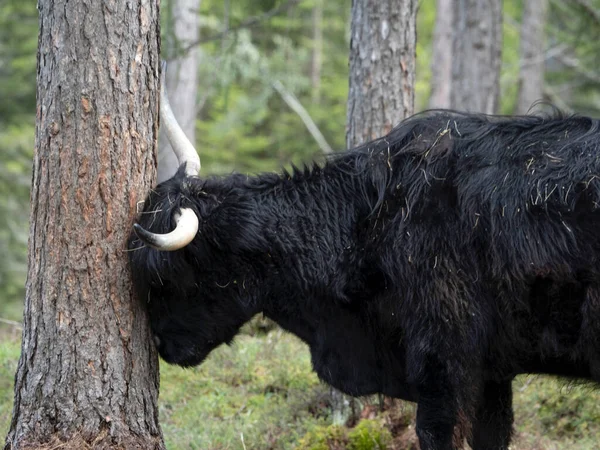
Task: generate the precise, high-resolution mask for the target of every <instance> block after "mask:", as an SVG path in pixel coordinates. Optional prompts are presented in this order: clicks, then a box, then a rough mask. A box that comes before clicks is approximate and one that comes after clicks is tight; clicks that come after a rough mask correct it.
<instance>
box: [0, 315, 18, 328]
mask: <svg viewBox="0 0 600 450" xmlns="http://www.w3.org/2000/svg"><path fill="white" fill-rule="evenodd" d="M0 323H5V324H7V325H10V326H12V327H15V328H16V329H18V330H22V329H23V324H22V323H20V322H15V321H14V320H8V319H3V318H2V317H0Z"/></svg>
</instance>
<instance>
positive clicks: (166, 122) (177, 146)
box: [160, 62, 200, 176]
mask: <svg viewBox="0 0 600 450" xmlns="http://www.w3.org/2000/svg"><path fill="white" fill-rule="evenodd" d="M166 68H167V65H166V63H164V62H163V66H162V75H161V77H160V120H161V125H162V126H163V127H164V130H165V132H166V133H167V137H168V138H169V142H170V143H171V148H172V149H173V152H174V153H175V155H176V156H177V160H178V161H179V165H182V164H185V174H186V175H187V176H195V175H198V172H199V171H200V157H199V156H198V152H197V151H196V149H195V148H194V146H193V145H192V143H191V142H190V140H189V139H188V138H187V136H186V135H185V133H184V132H183V130H182V129H181V127H180V126H179V123H178V122H177V119H176V118H175V115H174V114H173V110H172V109H171V104H170V103H169V96H168V95H167V82H166V78H165V74H166V72H167V70H166Z"/></svg>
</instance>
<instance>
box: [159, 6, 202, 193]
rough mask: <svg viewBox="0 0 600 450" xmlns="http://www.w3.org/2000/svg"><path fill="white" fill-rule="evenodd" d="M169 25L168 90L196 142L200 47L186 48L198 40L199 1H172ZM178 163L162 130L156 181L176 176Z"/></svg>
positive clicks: (187, 131) (171, 100)
mask: <svg viewBox="0 0 600 450" xmlns="http://www.w3.org/2000/svg"><path fill="white" fill-rule="evenodd" d="M169 7H170V14H169V26H170V29H168V30H167V33H166V40H167V50H168V55H169V56H171V55H172V56H173V58H169V67H168V70H167V91H168V93H169V101H170V103H171V107H172V108H173V113H174V114H175V117H176V118H177V121H178V122H179V124H180V125H181V128H182V129H183V131H184V132H185V135H186V136H187V137H188V139H189V140H190V142H192V144H195V141H196V113H197V102H198V98H197V97H198V95H197V94H198V63H199V59H200V50H199V47H198V46H197V45H196V46H193V47H191V48H189V50H187V51H186V52H185V53H181V54H180V49H184V48H187V47H188V46H189V45H190V44H191V43H193V42H197V41H198V35H199V27H200V19H199V14H200V0H173V1H171V2H170V4H169ZM178 168H179V162H178V161H177V158H176V157H175V154H174V153H173V150H171V145H170V144H169V141H168V139H167V138H166V136H165V135H164V133H162V132H161V133H160V139H159V147H158V182H159V183H160V182H162V181H165V180H167V179H169V178H171V177H172V176H173V175H175V172H177V169H178Z"/></svg>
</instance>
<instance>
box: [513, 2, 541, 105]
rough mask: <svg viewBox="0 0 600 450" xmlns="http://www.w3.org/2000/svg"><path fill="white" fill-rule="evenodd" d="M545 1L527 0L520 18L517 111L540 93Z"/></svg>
mask: <svg viewBox="0 0 600 450" xmlns="http://www.w3.org/2000/svg"><path fill="white" fill-rule="evenodd" d="M547 9H548V0H528V1H526V2H525V3H524V4H523V19H522V21H521V44H520V52H521V64H520V71H519V94H518V97H517V107H516V111H515V112H516V113H517V114H525V113H526V112H527V111H529V109H530V108H531V106H532V105H533V104H534V103H535V102H536V101H537V100H541V99H542V97H543V93H544V66H545V64H544V61H545V59H544V26H545V24H546V11H547Z"/></svg>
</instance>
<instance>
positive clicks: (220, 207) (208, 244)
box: [129, 71, 256, 366]
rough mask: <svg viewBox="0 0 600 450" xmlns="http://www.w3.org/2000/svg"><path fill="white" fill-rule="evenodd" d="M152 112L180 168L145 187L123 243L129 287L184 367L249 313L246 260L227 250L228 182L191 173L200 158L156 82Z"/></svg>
mask: <svg viewBox="0 0 600 450" xmlns="http://www.w3.org/2000/svg"><path fill="white" fill-rule="evenodd" d="M161 83H162V85H161V106H160V118H161V124H162V126H163V128H164V129H165V130H166V133H167V136H168V138H169V141H170V142H171V146H172V148H173V151H174V152H175V154H176V155H177V158H178V160H179V163H180V169H179V171H178V172H177V174H176V175H175V176H174V177H173V178H171V179H169V180H167V181H165V182H163V183H161V184H159V185H158V186H157V187H156V188H155V189H153V190H152V191H151V192H150V194H149V196H148V198H147V199H146V201H145V203H144V210H143V212H142V213H141V215H140V217H139V220H138V223H136V224H135V225H134V231H135V233H132V236H131V238H130V241H129V249H130V262H131V268H132V275H133V279H134V282H135V285H136V291H137V294H138V296H139V297H140V298H141V300H142V301H144V302H146V303H147V309H148V311H149V313H150V320H151V328H152V332H153V333H154V337H155V342H156V344H157V348H158V350H159V353H160V355H161V356H162V357H163V358H164V359H165V360H166V361H167V362H170V363H175V364H180V365H184V366H189V365H195V364H199V363H200V362H202V360H203V359H204V358H205V357H206V356H207V355H208V353H209V352H210V351H211V350H213V349H214V348H215V347H217V346H218V345H220V344H222V343H228V342H230V341H231V340H232V339H233V337H234V336H235V334H236V333H237V332H238V331H239V328H240V327H241V325H243V323H245V322H246V321H247V320H249V319H250V318H251V317H252V315H254V314H255V312H256V306H255V305H256V299H255V298H253V297H252V296H251V295H250V291H249V290H248V289H246V287H247V286H246V285H244V275H245V274H247V273H248V271H249V270H250V264H249V263H248V262H247V261H246V260H244V259H243V258H240V257H239V256H238V255H236V254H235V252H232V251H231V246H232V245H235V242H237V241H238V240H239V238H238V236H239V234H240V233H239V229H238V228H239V225H240V223H241V222H242V221H243V218H242V217H241V215H240V216H239V217H238V216H236V214H238V211H237V210H236V207H235V202H233V201H229V202H224V198H226V197H231V195H229V194H228V193H229V192H230V191H231V190H232V189H233V188H234V186H233V185H234V184H235V183H236V180H235V177H229V181H215V180H202V179H200V178H199V177H198V170H199V168H200V159H199V157H198V154H197V152H196V150H195V149H194V147H193V146H192V144H191V143H190V142H189V140H188V139H187V138H186V136H185V134H184V133H183V130H182V129H181V128H180V127H179V125H178V123H177V121H176V120H175V117H174V116H173V113H172V112H171V108H170V106H169V101H168V98H167V95H166V91H165V83H164V71H163V78H162V81H161Z"/></svg>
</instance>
